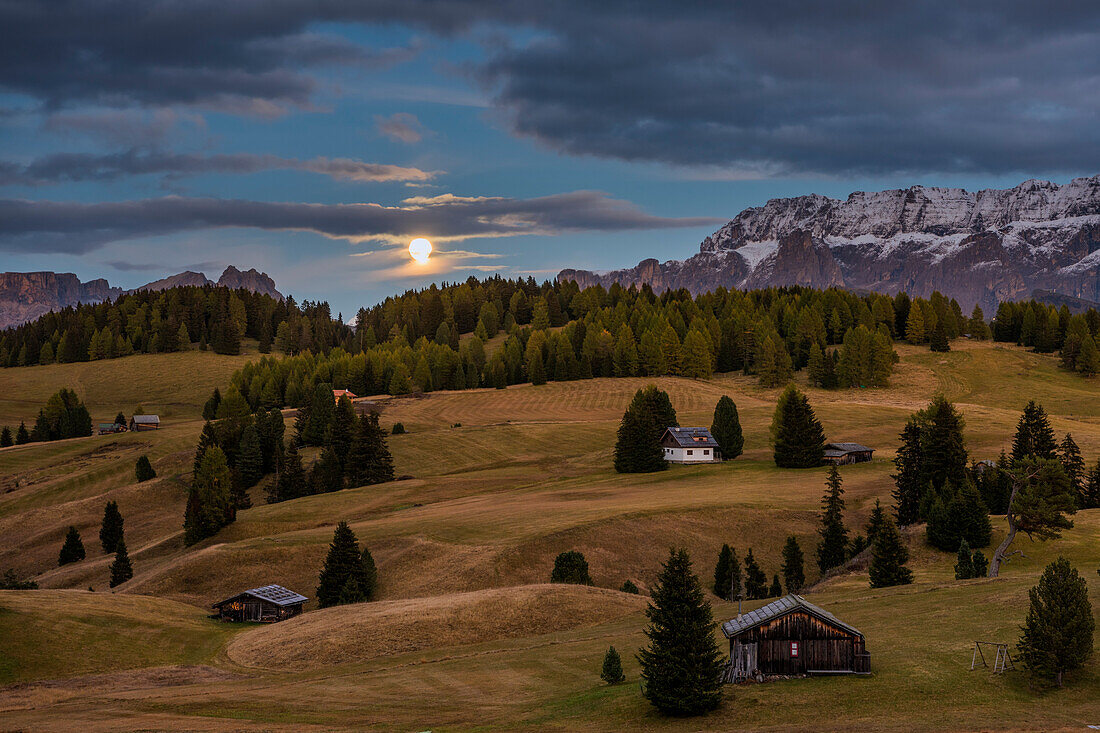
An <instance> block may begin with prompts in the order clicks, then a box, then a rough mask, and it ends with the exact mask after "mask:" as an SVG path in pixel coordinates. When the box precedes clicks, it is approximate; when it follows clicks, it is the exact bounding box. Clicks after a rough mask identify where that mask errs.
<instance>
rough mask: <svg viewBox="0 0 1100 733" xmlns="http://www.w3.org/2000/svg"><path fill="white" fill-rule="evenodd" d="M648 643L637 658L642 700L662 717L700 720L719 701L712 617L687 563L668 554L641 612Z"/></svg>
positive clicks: (719, 661) (679, 553)
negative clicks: (645, 618) (643, 616)
mask: <svg viewBox="0 0 1100 733" xmlns="http://www.w3.org/2000/svg"><path fill="white" fill-rule="evenodd" d="M646 617H647V618H648V619H649V625H648V626H647V628H646V630H645V635H646V637H647V638H648V640H649V641H648V643H647V645H646V647H645V648H643V649H642V650H641V651H639V652H638V661H639V662H640V663H641V667H642V673H641V676H642V681H643V688H642V694H643V695H644V696H645V698H646V699H647V700H649V702H650V703H651V704H652V705H653V706H654V707H655V708H657V710H659V711H660V712H662V713H664V714H665V715H678V716H686V715H700V714H702V713H706V712H709V711H711V710H714V709H715V708H717V707H718V706H719V705H720V704H721V701H722V683H721V674H722V665H723V658H722V653H721V651H720V650H719V648H718V644H717V642H716V641H715V639H714V616H713V614H712V612H711V608H710V604H709V603H707V599H706V596H705V595H704V594H703V588H702V586H701V585H700V583H699V579H698V578H697V577H696V576H695V574H694V573H693V572H692V569H691V559H690V558H689V557H688V554H687V551H686V550H683V549H679V550H671V551H670V552H669V558H668V561H666V562H665V563H664V564H663V565H662V567H661V572H660V574H659V575H658V577H657V582H656V584H655V585H654V588H653V594H652V596H651V601H650V604H649V606H648V607H647V608H646Z"/></svg>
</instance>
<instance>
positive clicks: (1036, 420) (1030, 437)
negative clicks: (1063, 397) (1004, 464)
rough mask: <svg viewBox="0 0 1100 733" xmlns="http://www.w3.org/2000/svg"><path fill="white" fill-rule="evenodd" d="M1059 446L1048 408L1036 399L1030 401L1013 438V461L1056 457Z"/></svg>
mask: <svg viewBox="0 0 1100 733" xmlns="http://www.w3.org/2000/svg"><path fill="white" fill-rule="evenodd" d="M1057 447H1058V443H1057V442H1056V441H1055V439H1054V429H1053V428H1052V427H1051V426H1050V418H1048V417H1047V413H1046V410H1044V409H1043V406H1042V405H1040V404H1038V403H1036V402H1035V400H1031V401H1029V402H1028V403H1027V406H1026V407H1024V412H1023V414H1022V415H1020V421H1019V422H1018V423H1017V424H1016V435H1015V437H1014V438H1013V439H1012V462H1013V463H1016V462H1017V461H1020V460H1022V459H1024V458H1028V457H1030V458H1040V459H1043V460H1049V459H1051V458H1054V457H1055V450H1056V449H1057Z"/></svg>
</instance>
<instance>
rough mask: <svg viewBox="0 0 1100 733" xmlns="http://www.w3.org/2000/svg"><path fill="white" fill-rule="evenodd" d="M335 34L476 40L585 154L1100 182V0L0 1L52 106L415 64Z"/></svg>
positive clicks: (514, 123) (148, 98) (559, 138)
mask: <svg viewBox="0 0 1100 733" xmlns="http://www.w3.org/2000/svg"><path fill="white" fill-rule="evenodd" d="M331 23H362V24H367V25H375V26H378V25H398V26H404V27H406V28H411V29H413V30H414V31H415V32H427V33H434V34H438V35H441V36H456V35H467V36H470V37H474V38H476V39H477V40H479V41H481V42H482V43H483V45H484V48H485V58H484V59H482V60H481V61H478V62H470V63H469V64H468V66H467V67H466V69H467V71H468V73H469V74H471V76H472V77H473V78H475V79H477V80H479V81H480V82H481V83H482V84H483V85H484V86H485V89H486V90H487V91H488V92H489V94H490V95H491V97H492V99H493V100H494V105H495V107H496V110H497V113H498V114H499V115H501V116H502V117H503V118H504V119H505V121H506V123H507V124H508V125H509V126H510V129H511V130H512V131H513V132H514V133H516V134H518V135H522V136H528V137H531V138H533V139H535V140H537V141H539V142H540V143H541V144H544V145H545V146H548V147H550V148H552V149H554V150H558V151H563V152H567V153H570V154H575V155H592V156H599V157H607V158H617V159H623V160H638V161H659V162H664V163H668V164H672V165H677V166H691V167H705V168H714V169H715V174H717V175H724V174H728V175H734V176H736V175H790V174H826V175H832V174H838V175H844V174H853V173H872V174H875V173H892V172H957V173H969V172H973V173H1009V172H1017V171H1027V172H1056V171H1064V172H1070V171H1073V172H1079V171H1087V170H1095V169H1097V168H1100V125H1097V124H1095V120H1096V119H1097V116H1098V113H1100V71H1098V67H1100V63H1098V54H1097V51H1096V49H1097V48H1100V3H1096V2H1093V1H1091V0H1089V1H1077V2H1074V1H1071V0H1052V1H1050V2H1044V3H1036V2H1034V1H1033V0H1027V1H1024V0H972V1H971V2H962V3H960V2H957V0H929V1H928V2H920V3H868V2H866V1H865V0H836V1H835V2H828V3H822V2H819V0H814V1H813V2H811V1H810V0H769V1H767V2H763V1H758V2H748V3H745V2H742V3H713V2H677V3H670V2H665V1H662V2H629V3H628V2H625V1H622V2H620V1H616V0H605V2H600V3H593V2H590V1H589V0H563V1H562V2H554V3H547V2H535V1H533V0H532V1H531V2H464V1H463V0H366V1H361V0H325V1H323V2H317V1H315V0H280V1H279V2H273V3H271V2H224V0H218V2H216V3H215V2H212V1H211V0H194V2H189V3H174V2H163V1H162V2H151V1H150V0H115V1H114V2H95V1H92V0H72V1H62V2H52V3H42V2H39V0H28V1H27V2H20V3H14V4H13V3H8V4H5V5H4V6H3V7H2V9H0V84H2V85H3V87H5V88H7V89H8V90H13V91H20V92H24V93H26V94H29V95H32V96H33V97H35V98H37V99H40V100H42V101H43V102H44V103H45V104H46V105H47V106H48V107H61V106H66V105H74V104H78V103H87V102H90V101H94V102H96V103H99V104H108V105H110V104H114V105H119V106H122V105H134V104H138V105H147V106H157V105H167V104H179V103H184V104H198V105H207V106H210V105H214V106H219V107H221V108H223V109H229V110H231V111H237V112H255V113H261V114H263V113H275V112H277V111H278V110H280V109H284V108H285V107H287V106H299V107H307V106H309V105H310V104H311V98H312V96H313V94H314V92H315V90H316V89H317V87H318V85H319V83H320V82H319V81H318V77H317V75H316V71H315V70H316V67H318V66H319V65H331V64H341V65H347V64H358V65H365V66H371V65H379V64H386V63H392V62H394V61H396V60H400V59H401V58H405V57H407V55H409V54H412V53H415V52H416V48H415V46H411V47H409V48H406V49H396V50H390V51H385V50H378V49H367V48H362V47H360V46H357V45H355V44H353V43H351V42H350V41H348V40H346V39H344V38H341V37H338V36H332V35H323V34H319V33H317V32H316V31H315V30H314V29H316V28H317V27H318V24H331ZM325 27H330V26H328V25H326V26H325ZM516 31H518V32H516Z"/></svg>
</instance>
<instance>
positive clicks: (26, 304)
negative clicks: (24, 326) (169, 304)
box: [0, 265, 283, 328]
mask: <svg viewBox="0 0 1100 733" xmlns="http://www.w3.org/2000/svg"><path fill="white" fill-rule="evenodd" d="M183 285H194V286H197V287H203V286H205V285H223V286H225V287H228V288H234V289H237V288H244V289H245V290H251V291H252V292H256V293H266V294H267V295H270V296H272V297H273V298H278V299H280V300H282V297H283V296H282V293H280V292H279V291H278V290H276V289H275V281H274V280H272V279H271V278H270V277H268V275H267V273H265V272H258V271H257V270H255V269H249V270H246V271H244V272H242V271H240V270H238V269H237V268H236V267H233V266H232V265H230V266H229V267H227V268H225V272H223V273H222V275H221V277H220V278H218V281H217V282H214V281H213V280H211V279H209V278H208V277H206V275H204V274H202V273H201V272H191V271H190V270H188V271H187V272H181V273H180V274H178V275H172V276H171V277H166V278H163V279H161V280H155V281H153V282H151V283H146V284H145V285H142V286H141V287H138V288H134V289H133V290H123V289H122V288H116V287H112V286H111V285H110V283H108V282H107V281H106V280H104V279H102V278H100V279H97V280H89V281H88V282H81V281H80V278H78V277H77V276H76V275H74V274H73V273H71V272H4V273H0V328H7V327H8V326H17V325H19V324H20V323H26V322H27V321H33V320H34V319H36V318H38V317H39V316H42V315H45V314H46V313H49V312H50V311H53V310H60V309H61V308H66V307H68V306H72V305H77V304H79V303H101V302H103V301H105V300H113V299H115V298H117V297H118V296H120V295H125V294H126V293H132V292H135V291H137V290H166V289H167V288H172V287H176V286H183Z"/></svg>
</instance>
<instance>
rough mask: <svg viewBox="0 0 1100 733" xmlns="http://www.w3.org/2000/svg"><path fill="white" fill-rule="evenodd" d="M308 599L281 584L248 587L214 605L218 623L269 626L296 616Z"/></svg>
mask: <svg viewBox="0 0 1100 733" xmlns="http://www.w3.org/2000/svg"><path fill="white" fill-rule="evenodd" d="M308 600H309V599H308V598H306V597H305V596H303V595H301V594H299V593H295V592H294V591H292V590H288V589H286V588H284V587H283V586H281V585H265V586H262V587H260V588H252V589H251V590H246V591H244V592H242V593H238V594H237V595H235V596H231V597H230V598H226V599H225V600H224V601H220V602H218V603H215V604H214V606H213V607H214V608H216V609H217V610H218V618H220V619H221V620H222V621H260V622H266V623H271V622H274V621H282V620H284V619H288V618H291V617H292V616H297V615H298V614H300V613H301V612H302V604H303V603H305V602H306V601H308Z"/></svg>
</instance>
